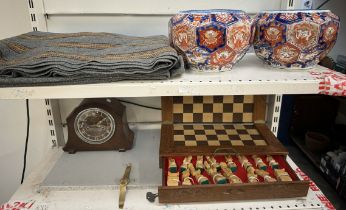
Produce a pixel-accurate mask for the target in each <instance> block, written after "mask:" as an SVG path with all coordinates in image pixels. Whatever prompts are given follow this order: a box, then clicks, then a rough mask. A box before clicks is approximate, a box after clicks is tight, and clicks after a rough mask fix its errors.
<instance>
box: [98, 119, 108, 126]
mask: <svg viewBox="0 0 346 210" xmlns="http://www.w3.org/2000/svg"><path fill="white" fill-rule="evenodd" d="M106 119H107V118H103V119H102V120H100V121H98V122H97V123H96V125H101V123H102V122H103V121H105V120H106Z"/></svg>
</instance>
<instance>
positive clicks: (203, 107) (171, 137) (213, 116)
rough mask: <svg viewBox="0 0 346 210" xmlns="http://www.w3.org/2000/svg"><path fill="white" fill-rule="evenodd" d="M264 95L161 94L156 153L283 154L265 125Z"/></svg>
mask: <svg viewBox="0 0 346 210" xmlns="http://www.w3.org/2000/svg"><path fill="white" fill-rule="evenodd" d="M265 100H266V98H265V96H173V97H162V119H163V124H162V128H161V143H160V156H163V157H167V156H172V155H197V154H201V155H213V154H215V155H216V154H244V155H251V154H259V155H260V154H263V155H264V154H271V155H287V154H288V152H287V150H286V148H285V147H284V146H283V145H282V144H281V143H280V142H279V141H278V140H277V138H276V137H275V136H274V135H273V133H272V132H271V131H270V130H269V129H268V127H267V126H266V125H265V110H266V103H265Z"/></svg>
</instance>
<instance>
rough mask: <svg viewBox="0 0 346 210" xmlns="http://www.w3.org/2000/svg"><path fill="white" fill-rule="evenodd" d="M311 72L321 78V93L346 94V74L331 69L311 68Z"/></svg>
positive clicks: (315, 76) (316, 77)
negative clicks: (317, 69)
mask: <svg viewBox="0 0 346 210" xmlns="http://www.w3.org/2000/svg"><path fill="white" fill-rule="evenodd" d="M309 72H310V74H311V75H312V76H313V77H314V78H315V79H318V80H320V82H319V87H318V88H319V94H324V95H331V96H346V75H345V74H342V73H340V72H337V71H333V70H330V69H324V70H322V71H316V70H311V71H309Z"/></svg>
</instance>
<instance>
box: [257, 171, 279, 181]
mask: <svg viewBox="0 0 346 210" xmlns="http://www.w3.org/2000/svg"><path fill="white" fill-rule="evenodd" d="M255 173H256V174H257V175H258V176H261V177H263V180H264V181H265V182H276V179H275V178H273V177H271V176H270V175H269V172H267V171H264V170H262V169H256V170H255Z"/></svg>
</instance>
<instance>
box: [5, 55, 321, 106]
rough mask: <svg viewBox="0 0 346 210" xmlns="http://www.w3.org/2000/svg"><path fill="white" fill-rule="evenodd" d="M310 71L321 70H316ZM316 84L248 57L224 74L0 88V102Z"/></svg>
mask: <svg viewBox="0 0 346 210" xmlns="http://www.w3.org/2000/svg"><path fill="white" fill-rule="evenodd" d="M314 70H317V71H319V70H321V71H322V70H325V68H324V67H321V66H316V67H315V69H314ZM318 83H319V80H317V79H314V78H313V77H312V76H311V74H310V73H309V70H285V69H274V68H271V67H268V66H266V65H264V64H263V63H262V61H261V60H260V59H258V58H257V57H256V55H254V54H251V53H250V54H247V55H246V56H245V57H244V58H243V59H242V60H241V61H240V62H239V63H238V64H237V65H235V66H234V68H233V69H232V70H231V71H228V72H221V73H196V72H186V73H185V74H183V75H182V76H180V77H177V78H174V79H171V80H163V81H121V82H114V83H101V84H87V85H61V86H38V87H11V88H0V99H25V98H28V99H43V98H49V99H56V98H94V97H145V96H173V95H252V94H255V95H259V94H266V95H267V94H316V93H318Z"/></svg>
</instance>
